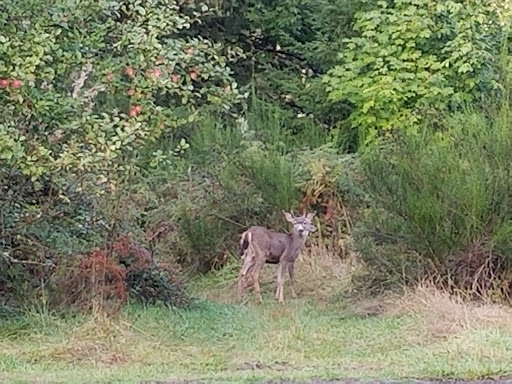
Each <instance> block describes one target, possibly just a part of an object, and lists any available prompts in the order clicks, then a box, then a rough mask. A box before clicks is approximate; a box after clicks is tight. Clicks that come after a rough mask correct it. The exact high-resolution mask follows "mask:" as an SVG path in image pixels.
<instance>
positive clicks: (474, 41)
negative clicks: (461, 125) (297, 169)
mask: <svg viewBox="0 0 512 384" xmlns="http://www.w3.org/2000/svg"><path fill="white" fill-rule="evenodd" d="M498 8H499V6H497V5H496V4H495V3H494V2H493V1H491V0H486V1H476V0H475V1H455V0H454V1H452V0H444V1H430V0H398V1H395V2H394V3H393V5H390V4H389V3H388V2H386V1H379V2H378V3H377V4H376V5H375V7H374V8H373V9H372V10H371V11H364V12H359V13H357V15H356V22H355V24H354V30H355V31H356V32H357V36H354V37H351V38H349V39H346V40H345V43H346V46H345V49H344V50H343V52H342V54H341V55H340V62H339V64H338V65H337V66H336V67H334V68H333V69H331V70H330V71H329V74H328V75H327V76H326V79H325V81H326V83H327V84H328V89H329V97H330V99H331V100H334V101H341V100H348V101H349V102H350V103H352V104H353V105H354V110H353V112H352V114H351V115H350V120H351V122H352V124H353V125H354V126H356V127H358V129H359V131H360V138H361V139H363V140H370V139H372V138H373V137H374V136H375V135H377V134H380V133H382V132H383V131H384V132H386V131H390V130H393V129H397V128H398V127H401V128H402V129H405V127H407V128H406V129H415V128H414V127H415V126H416V124H415V123H417V122H419V121H420V119H421V118H422V117H429V118H432V117H433V118H435V116H436V113H437V111H439V110H445V109H450V110H454V109H457V108H458V107H460V106H461V105H463V104H464V103H468V102H472V101H475V100H476V101H478V100H479V96H481V95H483V94H488V93H489V92H492V91H494V90H496V89H497V88H498V84H497V82H496V80H497V72H496V68H497V65H498V62H497V60H496V59H497V57H498V52H499V48H500V46H501V43H502V41H503V37H504V29H503V26H502V25H501V24H500V23H499V20H500V18H499V12H498V11H499V10H498Z"/></svg>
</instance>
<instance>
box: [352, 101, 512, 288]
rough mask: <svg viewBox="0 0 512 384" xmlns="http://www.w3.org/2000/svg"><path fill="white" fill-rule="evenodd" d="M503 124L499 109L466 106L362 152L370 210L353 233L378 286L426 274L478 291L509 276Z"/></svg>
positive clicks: (510, 154)
mask: <svg viewBox="0 0 512 384" xmlns="http://www.w3.org/2000/svg"><path fill="white" fill-rule="evenodd" d="M511 123H512V121H511V119H510V107H509V105H508V103H503V105H502V106H501V107H499V108H498V109H497V111H494V112H493V111H483V110H477V109H474V108H468V109H466V110H464V111H461V112H458V113H456V114H454V115H452V116H447V117H444V118H443V121H442V127H441V129H440V130H436V129H434V128H433V127H431V126H428V125H424V126H422V127H420V129H419V132H418V133H403V134H401V135H399V136H395V138H393V139H384V140H382V141H380V142H379V143H376V144H373V145H371V146H369V147H368V148H366V149H365V151H364V152H363V154H362V164H363V167H364V171H365V173H366V176H367V180H368V188H369V192H370V193H371V195H372V197H373V199H374V201H375V206H374V208H373V210H372V211H371V212H370V214H369V215H368V216H367V220H366V222H365V223H364V224H362V225H361V226H360V231H359V232H358V236H359V239H360V242H359V244H360V250H361V253H362V257H363V259H365V261H366V262H367V263H368V265H369V266H370V269H372V270H373V272H374V273H375V274H376V275H379V277H378V279H379V280H395V281H396V280H400V281H402V282H407V281H410V280H417V279H420V278H422V277H425V275H426V274H428V273H433V272H435V274H436V276H437V277H441V279H443V280H445V281H446V280H449V281H450V282H452V283H455V284H456V285H459V286H463V287H466V288H468V287H470V288H471V289H476V290H478V291H482V290H483V289H484V288H485V289H488V288H491V286H493V283H496V282H498V281H500V280H504V279H506V276H507V275H508V274H509V273H510V272H512V269H511V268H512V264H511V259H510V256H509V255H512V253H511V252H512V237H511V236H510V235H511V234H512V216H511V210H510V204H511V197H512V177H511V176H512V174H511V167H510V165H511V164H512V130H511V128H512V124H511ZM370 239H371V241H369V240H370ZM404 280H405V281H404Z"/></svg>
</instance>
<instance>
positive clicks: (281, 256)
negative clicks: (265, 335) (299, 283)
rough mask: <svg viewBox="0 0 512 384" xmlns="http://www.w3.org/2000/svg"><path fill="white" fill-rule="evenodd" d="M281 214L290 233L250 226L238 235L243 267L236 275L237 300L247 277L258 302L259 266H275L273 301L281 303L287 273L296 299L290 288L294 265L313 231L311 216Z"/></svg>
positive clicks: (259, 297)
mask: <svg viewBox="0 0 512 384" xmlns="http://www.w3.org/2000/svg"><path fill="white" fill-rule="evenodd" d="M283 214H284V216H285V217H286V220H288V221H289V222H290V223H292V224H293V230H292V232H291V233H281V232H274V231H270V230H268V229H266V228H264V227H259V226H254V227H251V228H249V229H248V230H247V231H245V232H244V233H243V234H242V238H241V240H240V251H241V253H242V260H243V265H242V268H241V270H240V273H239V275H238V294H239V295H240V296H241V295H242V293H243V290H244V288H245V286H246V284H245V282H246V279H248V278H249V277H250V278H251V279H252V281H253V283H254V291H255V292H256V295H257V296H258V299H259V301H260V302H261V301H262V297H261V290H260V284H259V275H260V272H261V269H262V268H263V265H265V263H268V264H278V268H277V290H276V299H277V300H278V301H279V302H280V303H283V302H284V279H285V276H286V272H287V271H288V274H289V276H290V283H291V290H292V296H293V297H294V298H296V297H297V294H296V292H295V287H294V285H295V280H294V273H293V269H294V263H295V260H296V259H297V257H298V256H299V252H300V250H301V248H302V246H303V245H304V243H305V242H306V238H307V237H308V234H309V232H314V231H316V227H315V226H314V225H313V224H312V223H311V220H312V219H313V217H314V216H315V213H308V214H307V216H306V215H305V214H304V215H302V216H296V217H294V216H293V215H292V214H290V213H288V212H284V211H283Z"/></svg>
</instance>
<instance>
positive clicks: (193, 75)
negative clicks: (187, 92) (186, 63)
mask: <svg viewBox="0 0 512 384" xmlns="http://www.w3.org/2000/svg"><path fill="white" fill-rule="evenodd" d="M189 76H190V78H191V79H192V80H197V73H195V72H190V73H189Z"/></svg>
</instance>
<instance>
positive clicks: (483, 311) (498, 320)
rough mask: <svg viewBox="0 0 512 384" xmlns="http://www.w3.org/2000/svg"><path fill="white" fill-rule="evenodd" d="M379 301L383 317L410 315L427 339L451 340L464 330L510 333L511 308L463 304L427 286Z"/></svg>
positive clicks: (473, 303)
mask: <svg viewBox="0 0 512 384" xmlns="http://www.w3.org/2000/svg"><path fill="white" fill-rule="evenodd" d="M383 301H384V302H385V305H384V308H383V313H384V314H385V315H387V316H400V315H414V316H415V317H416V318H417V321H418V323H419V324H420V325H421V327H420V328H419V329H422V330H423V331H424V332H426V335H427V336H428V337H429V338H431V337H434V338H451V337H454V336H457V335H458V334H460V333H462V332H465V331H478V330H485V329H499V330H501V331H506V332H512V321H511V320H512V308H510V307H506V306H503V305H499V304H492V303H477V302H471V301H467V300H464V299H463V298H462V297H457V296H454V295H450V294H449V293H447V292H444V291H441V290H439V289H436V288H434V287H432V286H430V285H424V284H422V285H419V286H418V287H417V288H416V289H414V290H405V292H404V293H403V294H402V295H399V296H398V295H395V296H394V297H391V298H387V299H385V300H383Z"/></svg>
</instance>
